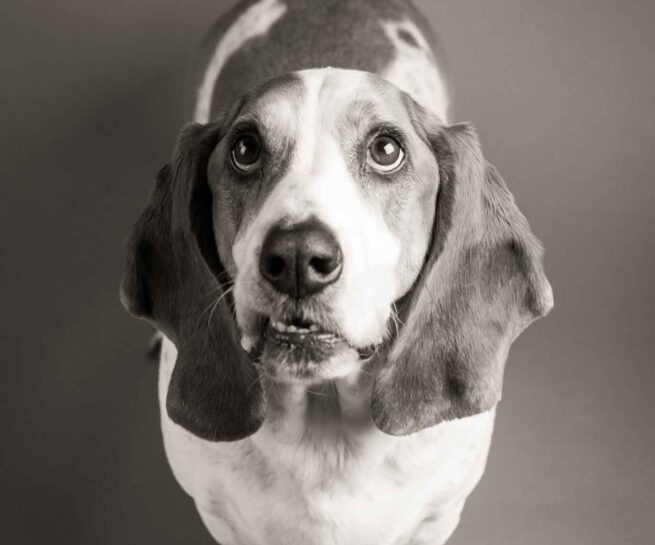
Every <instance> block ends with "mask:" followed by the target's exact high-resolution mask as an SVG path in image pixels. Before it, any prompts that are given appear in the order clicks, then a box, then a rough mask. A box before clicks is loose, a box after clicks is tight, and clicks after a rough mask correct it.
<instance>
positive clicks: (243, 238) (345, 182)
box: [232, 69, 402, 347]
mask: <svg viewBox="0 0 655 545" xmlns="http://www.w3.org/2000/svg"><path fill="white" fill-rule="evenodd" d="M335 73H337V71H335V70H331V69H321V70H308V71H303V72H299V75H300V77H301V78H302V81H303V83H304V86H305V92H304V95H303V97H304V98H303V103H302V104H298V114H297V117H296V119H298V120H302V123H301V124H300V126H298V127H297V130H296V132H295V134H296V135H297V136H296V142H295V151H294V155H293V159H292V163H291V164H290V166H289V169H288V171H287V173H286V175H285V176H284V178H283V179H282V180H280V181H279V182H278V183H277V185H276V186H275V188H274V189H273V191H272V192H271V194H270V195H269V196H268V198H267V199H266V201H265V203H264V204H263V206H262V208H261V210H260V211H259V213H258V214H257V216H256V217H255V218H254V220H253V221H252V222H251V223H250V224H249V225H248V226H247V227H246V228H245V230H244V231H243V232H242V233H239V234H238V235H237V239H236V241H235V244H234V246H233V252H232V253H233V257H234V261H235V264H236V267H237V270H238V274H237V279H236V284H235V290H234V297H235V302H236V309H237V317H238V319H239V325H240V326H241V327H242V328H243V329H244V333H246V334H254V333H255V331H250V330H249V329H248V322H249V321H252V318H253V314H252V313H253V312H263V311H265V310H268V309H262V308H261V305H262V303H261V294H262V285H261V284H262V281H263V280H262V278H261V276H260V274H259V267H258V260H259V254H260V252H261V247H262V242H263V240H264V238H265V236H266V234H267V232H268V230H269V229H270V228H271V226H272V225H274V224H276V223H277V222H280V221H284V222H288V223H295V222H300V221H303V220H305V219H307V218H309V217H310V216H314V217H316V218H317V219H318V220H319V221H321V222H323V223H324V224H326V225H327V226H328V227H329V228H330V229H331V230H332V232H333V233H334V234H335V236H336V238H337V241H338V243H339V245H340V246H341V251H342V253H343V272H342V274H341V277H340V278H339V280H338V281H337V282H336V283H335V284H334V285H333V286H330V287H329V288H328V289H330V290H331V292H330V301H329V304H330V308H331V314H332V315H331V316H330V319H331V320H332V321H334V322H335V323H336V324H338V325H339V328H340V333H341V334H343V335H344V336H345V337H346V339H347V340H348V341H349V342H350V343H351V344H352V345H354V346H360V347H363V346H366V345H370V344H376V343H379V342H381V341H382V340H383V338H384V335H385V334H386V333H387V320H388V317H389V313H390V308H391V303H392V302H393V301H394V300H395V299H396V298H398V297H399V296H400V295H402V293H400V289H401V286H400V285H399V281H398V274H397V271H398V262H399V258H400V254H401V241H400V240H399V239H398V238H397V237H396V236H394V234H393V233H392V232H391V231H390V229H389V227H388V226H387V224H386V222H385V220H384V217H383V211H382V210H379V209H378V208H377V207H376V206H375V205H374V203H373V202H372V201H370V200H367V199H366V198H365V197H364V194H363V191H362V188H361V187H360V185H359V184H360V182H359V181H358V180H355V179H354V177H353V174H352V173H351V172H350V171H349V169H348V164H347V161H346V159H345V158H344V156H343V152H342V148H341V146H340V143H339V142H338V141H337V139H336V136H337V134H336V132H337V131H336V128H335V127H334V125H335V112H337V111H339V109H340V108H342V107H344V106H345V105H347V104H349V103H351V102H352V97H354V96H357V92H358V89H361V87H362V86H364V85H366V81H365V78H366V77H367V75H366V74H364V73H358V72H345V71H338V74H339V77H338V78H332V79H331V76H333V75H334V74H335ZM296 123H297V121H296Z"/></svg>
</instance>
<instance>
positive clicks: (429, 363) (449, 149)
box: [372, 125, 553, 435]
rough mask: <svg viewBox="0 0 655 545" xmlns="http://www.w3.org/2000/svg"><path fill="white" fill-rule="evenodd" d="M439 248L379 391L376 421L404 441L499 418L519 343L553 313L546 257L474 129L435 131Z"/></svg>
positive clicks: (413, 298) (410, 299)
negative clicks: (490, 413)
mask: <svg viewBox="0 0 655 545" xmlns="http://www.w3.org/2000/svg"><path fill="white" fill-rule="evenodd" d="M429 139H430V142H431V144H432V148H433V150H434V153H435V155H436V158H437V162H438V164H439V177H440V186H439V190H438V194H437V202H436V215H435V225H434V229H433V235H432V242H431V246H430V248H429V252H428V255H427V258H426V263H425V265H424V267H423V270H422V272H421V274H420V275H419V278H418V279H417V282H416V284H415V287H414V288H413V290H412V291H411V293H410V294H409V295H408V296H407V301H406V307H405V308H406V312H405V313H404V327H403V329H402V331H401V333H400V334H399V336H398V338H397V339H396V341H395V343H394V344H393V346H392V347H391V348H390V351H389V354H388V357H387V360H386V362H385V363H384V365H383V366H382V368H381V370H380V372H379V374H378V376H377V378H376V382H375V385H374V389H373V398H372V414H373V419H374V421H375V423H376V425H377V426H378V428H379V429H381V430H382V431H384V432H386V433H389V434H392V435H404V434H408V433H412V432H415V431H418V430H420V429H423V428H426V427H428V426H432V425H435V424H438V423H439V422H441V421H444V420H451V419H455V418H462V417H465V416H470V415H474V414H477V413H480V412H483V411H486V410H488V409H491V408H492V407H494V406H495V404H496V403H497V402H498V401H499V400H500V397H501V391H502V383H503V371H504V367H505V360H506V358H507V352H508V350H509V347H510V345H511V343H512V342H513V341H514V339H515V338H516V337H517V336H518V335H519V333H521V331H522V330H523V329H524V328H525V327H526V326H527V325H528V324H529V323H530V322H532V321H533V320H534V319H535V318H538V317H540V316H544V315H545V314H546V313H548V311H549V310H550V309H551V307H552V305H553V297H552V290H551V287H550V285H549V283H548V281H547V279H546V276H545V274H544V271H543V269H542V253H543V252H542V249H541V246H540V244H539V242H538V241H537V239H536V238H535V237H534V235H533V234H532V233H531V231H530V228H529V226H528V223H527V221H526V219H525V217H524V216H523V215H522V214H521V212H520V211H519V210H518V208H517V206H516V204H515V203H514V199H513V197H512V195H511V194H510V192H509V190H508V189H507V186H506V185H505V183H504V182H503V180H502V178H501V177H500V175H499V174H498V172H497V171H496V169H495V168H494V167H493V166H492V165H490V164H488V163H487V162H486V161H485V160H484V158H483V156H482V153H481V151H480V145H479V142H478V138H477V136H476V134H475V132H474V131H473V129H472V128H471V127H470V126H468V125H457V126H452V127H445V128H443V127H442V128H439V129H438V130H434V131H431V134H430V136H429Z"/></svg>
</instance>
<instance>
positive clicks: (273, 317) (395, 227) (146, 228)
mask: <svg viewBox="0 0 655 545" xmlns="http://www.w3.org/2000/svg"><path fill="white" fill-rule="evenodd" d="M541 254H542V251H541V248H540V246H539V243H538V242H537V240H536V239H535V238H534V236H533V235H532V234H531V232H530V230H529V227H528V224H527V222H526V220H525V218H524V217H523V216H522V215H521V213H520V212H519V210H518V209H517V207H516V205H515V204H514V200H513V198H512V196H511V194H510V193H509V191H508V190H507V187H506V186H505V184H504V183H503V181H502V179H501V178H500V176H499V175H498V173H497V172H496V170H495V169H494V168H493V167H492V166H491V165H489V164H488V163H486V162H485V160H484V158H483V156H482V154H481V152H480V147H479V143H478V139H477V137H476V135H475V133H474V131H473V130H472V129H471V128H470V127H468V126H466V125H458V126H452V127H446V126H443V124H442V123H440V122H439V120H438V119H436V118H435V117H433V116H430V115H429V114H428V113H426V112H425V111H424V110H423V109H422V108H421V107H420V106H418V105H417V104H416V103H414V101H413V100H412V99H411V98H409V96H407V95H406V94H404V93H402V92H401V91H399V90H398V89H397V88H396V87H394V86H393V85H391V84H389V83H387V82H385V81H384V80H382V79H380V78H378V77H376V76H373V75H371V74H367V73H363V72H354V71H345V70H333V69H323V70H312V71H305V72H299V73H297V74H292V75H288V76H284V77H281V78H279V79H276V80H273V81H271V82H269V83H267V84H266V85H264V86H263V87H261V88H260V89H257V90H255V91H253V92H251V93H250V94H248V95H246V96H244V97H242V98H241V99H239V100H238V101H237V103H236V104H234V105H233V106H232V107H231V109H230V110H229V111H228V112H227V113H226V114H225V116H224V117H223V119H221V120H220V121H217V122H215V123H211V124H208V125H202V126H201V125H191V126H189V127H187V128H185V130H184V131H183V133H182V136H181V137H180V140H179V142H178V145H177V149H176V151H175V154H174V157H173V160H172V161H171V163H170V164H169V165H168V166H166V167H164V169H162V171H161V172H160V174H159V178H158V181H157V184H156V186H155V189H154V191H153V194H152V196H151V198H150V201H149V203H148V205H147V206H146V209H145V210H144V211H143V212H142V214H141V216H140V217H139V219H138V221H137V223H136V226H135V228H134V230H133V232H132V235H131V237H130V239H129V242H128V261H127V272H126V275H125V279H124V282H123V286H122V299H123V302H124V304H125V305H126V307H127V308H128V309H129V310H130V311H131V312H132V313H133V314H135V315H137V316H140V317H145V318H147V319H149V320H150V321H151V322H152V323H154V324H155V325H156V326H157V327H158V328H160V329H161V330H162V331H163V332H164V333H165V334H166V335H167V336H169V337H170V338H171V339H172V340H173V342H174V343H175V344H176V346H177V349H178V360H177V362H176V365H175V369H174V372H173V376H172V378H171V382H170V386H169V392H168V397H167V409H168V413H169V416H170V417H171V418H172V419H173V420H174V421H176V422H178V423H179V424H181V425H182V426H184V427H185V428H187V429H189V430H190V431H192V432H193V433H195V434H197V435H199V436H201V437H204V438H208V439H214V440H229V439H237V438H241V437H244V436H247V435H249V434H251V433H253V432H254V431H256V430H257V429H258V427H259V426H260V425H261V423H262V421H263V419H264V417H265V406H266V400H265V391H264V389H263V388H262V384H261V381H260V380H259V377H260V374H261V373H266V374H267V375H268V376H269V377H270V378H271V379H272V380H277V381H285V382H289V381H292V382H308V383H309V382H315V381H323V380H330V379H335V378H338V377H343V376H348V375H352V374H353V373H357V372H358V371H359V369H360V367H361V365H362V364H363V361H364V359H365V357H366V356H369V355H370V353H371V352H374V351H377V352H379V353H380V354H384V358H383V362H382V364H381V367H380V368H379V369H378V372H377V377H376V379H375V384H374V389H373V397H372V415H373V419H374V420H375V422H376V424H377V425H378V427H380V429H382V430H383V431H385V432H387V433H391V434H405V433H410V432H412V431H416V430H418V429H421V428H424V427H426V426H430V425H433V424H436V423H438V422H440V421H442V420H447V419H452V418H458V417H463V416H467V415H471V414H475V413H478V412H481V411H484V410H487V409H489V408H491V407H492V406H493V405H494V404H495V403H496V402H497V401H498V400H499V398H500V393H501V387H502V375H503V367H504V362H505V358H506V355H507V350H508V348H509V345H510V344H511V342H512V341H513V340H514V338H515V337H516V336H517V335H518V334H519V333H520V332H521V331H522V330H523V329H524V328H525V327H526V325H527V324H528V323H529V322H531V321H532V320H533V319H534V318H536V317H539V316H542V315H544V314H545V313H547V312H548V310H549V309H550V307H551V306H552V294H551V289H550V286H549V284H548V281H547V280H546V278H545V276H544V273H543V270H542V267H541V257H542V256H541ZM380 347H384V349H383V350H380Z"/></svg>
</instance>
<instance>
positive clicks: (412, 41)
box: [398, 28, 419, 47]
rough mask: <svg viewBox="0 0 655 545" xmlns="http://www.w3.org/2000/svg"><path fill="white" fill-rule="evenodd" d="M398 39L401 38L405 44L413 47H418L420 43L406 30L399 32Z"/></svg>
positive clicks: (402, 29)
mask: <svg viewBox="0 0 655 545" xmlns="http://www.w3.org/2000/svg"><path fill="white" fill-rule="evenodd" d="M398 38H400V39H401V40H402V41H403V42H405V43H406V44H408V45H411V46H412V47H418V46H419V45H418V42H417V41H416V38H414V35H413V34H412V33H411V32H409V31H407V30H405V29H404V28H401V29H400V30H399V31H398Z"/></svg>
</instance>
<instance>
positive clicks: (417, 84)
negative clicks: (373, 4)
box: [382, 19, 448, 123]
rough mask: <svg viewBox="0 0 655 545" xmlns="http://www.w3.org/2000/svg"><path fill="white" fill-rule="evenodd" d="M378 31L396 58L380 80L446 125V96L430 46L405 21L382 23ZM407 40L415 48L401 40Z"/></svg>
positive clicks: (418, 31) (419, 33)
mask: <svg viewBox="0 0 655 545" xmlns="http://www.w3.org/2000/svg"><path fill="white" fill-rule="evenodd" d="M382 28H383V29H384V32H385V34H386V35H387V37H388V38H389V40H391V43H392V44H393V47H394V49H395V51H396V55H395V57H394V60H393V61H392V62H391V64H390V65H389V66H388V67H387V68H386V70H385V71H384V72H383V73H382V77H383V78H384V79H386V80H387V81H390V82H391V83H393V84H394V85H395V86H396V87H399V88H400V89H402V90H403V91H405V92H406V93H409V94H410V95H411V96H412V98H414V100H416V101H417V102H418V103H419V104H421V105H422V106H423V107H425V108H428V109H429V110H431V111H432V112H434V113H435V114H437V116H439V118H440V119H441V120H442V121H443V122H444V123H447V122H448V94H447V92H446V86H445V84H444V81H443V78H442V76H441V74H440V73H439V68H438V66H437V62H436V60H435V58H434V55H433V53H432V50H431V48H430V45H429V44H428V42H427V40H426V39H425V37H424V36H423V34H421V31H420V30H419V29H418V28H417V26H416V25H415V24H414V23H413V22H411V21H410V20H409V19H406V20H404V21H382ZM403 34H407V35H408V36H411V37H412V38H413V39H414V41H415V42H416V44H417V45H414V44H411V43H408V42H407V41H406V40H404V39H403V38H402V37H401V36H402V35H403Z"/></svg>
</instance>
